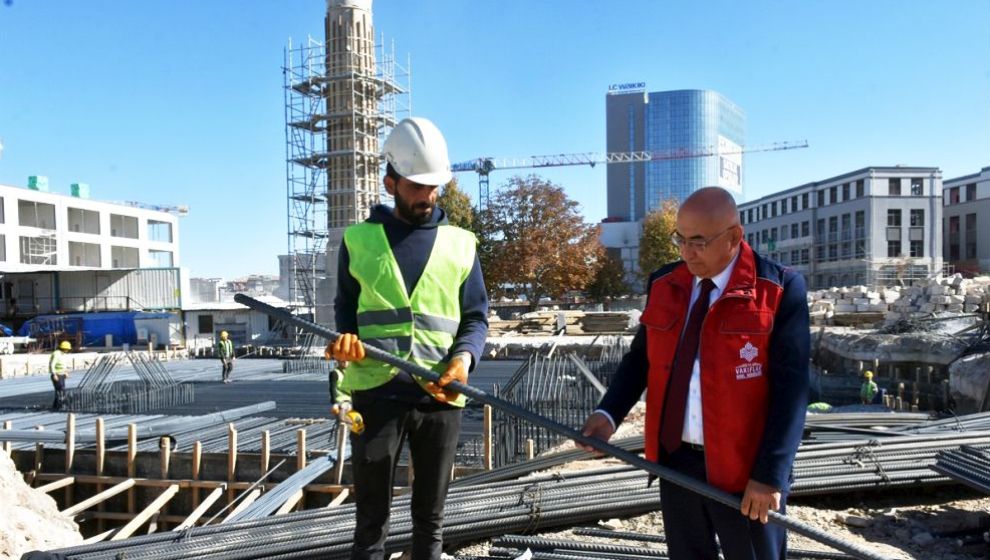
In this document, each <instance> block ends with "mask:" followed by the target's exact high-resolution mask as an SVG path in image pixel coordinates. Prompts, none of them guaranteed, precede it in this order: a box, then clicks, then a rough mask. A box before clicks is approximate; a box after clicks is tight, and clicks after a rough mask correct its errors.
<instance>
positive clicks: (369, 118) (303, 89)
mask: <svg viewBox="0 0 990 560" xmlns="http://www.w3.org/2000/svg"><path fill="white" fill-rule="evenodd" d="M371 3H372V0H328V1H327V14H326V19H325V22H324V29H325V32H326V40H325V42H324V43H323V44H317V43H316V42H314V41H312V40H311V41H310V45H309V46H307V47H301V48H300V49H296V50H293V49H292V48H291V47H290V49H289V54H288V56H287V63H286V66H287V68H286V72H287V79H286V88H287V94H286V95H287V98H286V136H287V141H288V144H289V146H288V152H289V157H288V168H289V169H288V184H289V189H288V190H289V245H290V247H289V252H290V256H291V257H292V259H291V260H290V262H291V265H292V266H293V267H294V274H292V276H294V277H295V278H296V281H295V282H294V283H293V284H292V285H291V286H292V288H290V292H292V291H293V288H294V293H290V294H289V295H290V299H291V300H293V301H299V302H305V303H306V305H307V306H312V307H314V308H315V309H314V311H315V314H316V320H317V322H319V323H322V324H325V325H333V299H334V295H335V293H336V287H337V253H338V249H339V247H340V242H341V240H342V239H343V235H344V228H346V227H347V226H349V225H351V224H354V223H357V222H360V221H362V220H364V219H365V218H366V217H367V216H368V214H369V211H370V209H371V207H372V206H374V205H375V204H377V203H378V202H379V199H380V196H381V194H380V193H381V192H382V189H381V179H382V168H381V165H382V161H383V160H382V156H381V153H380V140H381V138H382V137H383V136H384V135H385V134H386V133H387V132H388V131H389V130H390V129H391V128H392V126H393V125H394V124H395V122H396V106H397V104H398V103H399V102H398V101H397V100H396V97H398V96H399V95H402V94H407V93H408V91H407V89H408V88H404V87H400V86H398V85H397V84H396V82H395V80H394V74H395V68H396V67H397V65H396V64H395V59H394V53H389V52H387V51H386V50H385V49H384V48H383V45H381V44H380V45H378V46H377V47H376V43H375V30H374V25H373V24H372V12H371ZM383 42H384V41H382V43H383ZM376 51H378V52H380V53H381V57H382V58H383V59H384V60H381V61H379V60H376ZM316 53H319V54H322V60H317V59H316V58H315V56H316ZM400 70H401V71H402V72H404V75H405V76H408V70H407V69H404V68H401V67H400ZM404 110H405V111H408V104H406V105H405V106H404ZM324 255H325V258H326V260H325V262H323V257H324ZM321 265H322V266H321Z"/></svg>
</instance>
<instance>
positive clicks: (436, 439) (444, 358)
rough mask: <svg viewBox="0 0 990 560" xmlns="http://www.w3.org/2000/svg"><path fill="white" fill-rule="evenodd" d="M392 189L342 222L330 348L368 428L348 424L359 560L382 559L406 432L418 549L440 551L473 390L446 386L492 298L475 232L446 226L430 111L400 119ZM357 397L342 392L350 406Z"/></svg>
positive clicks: (464, 364)
mask: <svg viewBox="0 0 990 560" xmlns="http://www.w3.org/2000/svg"><path fill="white" fill-rule="evenodd" d="M384 152H385V160H386V162H387V164H388V165H387V167H386V175H385V178H384V183H385V189H386V190H387V191H388V193H389V194H390V195H392V196H394V197H395V207H394V208H390V207H388V206H384V205H378V206H375V207H374V208H372V210H371V215H370V217H369V218H368V219H367V220H366V221H364V222H362V223H359V224H355V225H352V226H350V227H348V228H347V230H346V231H345V232H344V239H343V242H342V243H341V246H340V252H339V265H338V271H339V277H338V284H337V296H336V301H335V304H334V311H335V316H336V322H337V328H338V330H339V331H340V332H342V333H345V334H343V335H341V336H340V337H339V338H337V340H335V341H334V342H333V343H332V344H329V345H327V348H326V357H327V358H328V359H331V358H332V359H334V360H337V361H338V363H339V364H346V367H344V369H343V374H342V378H341V380H340V385H339V387H338V389H339V391H337V394H338V397H339V398H342V399H343V398H346V396H349V397H350V399H351V403H352V405H353V410H355V411H356V412H358V413H360V414H361V416H362V419H363V422H364V427H365V428H364V431H363V432H362V433H360V434H355V433H353V432H352V434H351V446H352V454H351V464H352V467H353V471H352V472H353V473H354V492H355V502H356V526H355V529H354V543H353V546H352V548H351V551H352V552H351V558H354V559H365V558H375V559H380V558H384V543H385V537H386V536H387V535H388V521H389V512H390V508H391V502H392V488H393V484H392V483H393V477H394V470H395V465H396V463H397V462H398V458H399V453H400V450H401V447H402V443H403V441H404V440H407V439H408V441H409V450H410V455H411V457H412V464H413V468H414V469H415V477H414V480H413V483H412V525H413V527H412V558H413V559H414V560H432V559H437V558H440V553H441V548H442V545H443V542H442V531H443V508H444V501H445V498H446V495H447V487H448V485H449V483H450V473H451V469H452V467H453V464H454V454H455V451H456V448H457V439H458V434H459V432H460V426H461V410H462V408H463V406H464V401H465V398H464V396H463V395H460V394H458V393H456V392H453V391H451V390H448V389H445V388H444V387H445V386H446V385H447V384H449V383H450V382H451V381H458V382H461V383H466V382H467V379H468V372H469V371H471V369H472V368H473V367H474V366H475V365H477V363H478V360H479V356H480V354H481V351H482V350H483V348H484V344H485V337H486V335H487V333H488V319H487V316H488V297H487V295H486V292H485V284H484V280H483V279H482V275H481V265H480V263H479V261H478V257H477V254H476V245H477V240H476V239H475V236H474V235H473V234H471V233H470V232H468V231H465V230H462V229H460V228H457V227H454V226H451V225H449V223H448V220H447V215H446V213H445V212H444V211H443V210H441V209H440V208H438V207H437V206H436V200H437V194H438V193H437V190H438V188H439V187H440V186H441V185H444V184H446V183H448V182H449V181H450V180H451V177H452V176H451V171H450V160H449V159H448V157H447V142H446V141H445V140H444V137H443V135H442V134H441V133H440V131H439V130H438V129H437V127H436V126H435V125H434V124H433V123H432V122H430V121H428V120H426V119H423V118H409V119H405V120H403V121H402V122H400V123H399V124H398V125H397V126H396V127H395V128H394V129H393V130H392V132H391V134H389V137H388V139H387V140H386V141H385V146H384ZM362 340H365V341H369V343H370V344H373V345H375V346H377V347H378V348H381V349H384V350H386V351H388V352H390V353H392V354H395V355H396V356H400V357H402V358H405V359H407V360H410V361H412V362H414V363H416V364H419V365H421V366H424V367H426V368H428V369H432V370H433V371H436V372H437V373H439V374H441V378H440V380H439V382H438V383H431V382H427V381H426V380H424V379H420V378H418V377H415V376H413V375H411V374H410V373H408V372H406V371H402V370H400V369H398V368H395V367H392V366H390V365H388V364H385V363H383V362H380V361H377V360H374V359H371V358H367V359H366V358H365V348H364V345H363V343H362V342H361V341H362ZM350 410H351V405H350V404H347V403H346V402H340V403H338V404H337V406H335V412H336V413H338V414H340V415H341V420H343V421H345V422H346V420H345V419H344V418H343V415H346V413H347V412H349V411H350Z"/></svg>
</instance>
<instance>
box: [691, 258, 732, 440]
mask: <svg viewBox="0 0 990 560" xmlns="http://www.w3.org/2000/svg"><path fill="white" fill-rule="evenodd" d="M737 260H739V253H738V252H737V253H736V256H735V257H733V259H732V261H731V262H730V263H729V265H728V266H726V267H725V269H724V270H722V272H719V273H718V274H717V275H715V276H713V277H712V282H713V283H714V284H715V287H714V288H713V289H712V291H711V294H710V295H709V296H708V306H709V307H711V305H712V304H713V303H715V300H717V299H718V298H719V296H721V295H722V292H724V291H725V287H726V286H727V285H728V284H729V277H730V276H732V271H733V270H734V269H735V268H736V261H737ZM700 295H701V278H699V277H697V276H695V277H694V287H693V288H692V289H691V304H690V305H689V306H688V315H687V316H689V317H690V315H691V307H693V306H694V303H695V301H697V299H698V296H700ZM684 326H687V321H684ZM698 348H699V350H700V348H701V344H700V342H699V344H698ZM681 439H682V440H684V441H686V442H688V443H696V444H698V445H704V444H705V432H704V423H703V421H702V416H701V360H699V359H698V356H697V355H696V356H695V357H694V367H693V368H692V369H691V383H690V385H688V400H687V408H686V409H685V410H684V431H683V432H681Z"/></svg>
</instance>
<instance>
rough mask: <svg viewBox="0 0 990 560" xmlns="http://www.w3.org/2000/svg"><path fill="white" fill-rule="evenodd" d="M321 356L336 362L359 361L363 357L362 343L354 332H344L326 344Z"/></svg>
mask: <svg viewBox="0 0 990 560" xmlns="http://www.w3.org/2000/svg"><path fill="white" fill-rule="evenodd" d="M323 357H324V358H326V359H328V360H337V361H338V362H360V361H361V360H363V359H364V344H361V340H360V339H358V336H357V335H356V334H351V333H344V334H342V335H340V336H338V337H337V339H336V340H334V341H333V342H331V343H330V344H327V347H326V349H325V350H324V351H323Z"/></svg>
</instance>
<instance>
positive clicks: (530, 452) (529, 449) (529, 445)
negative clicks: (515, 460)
mask: <svg viewBox="0 0 990 560" xmlns="http://www.w3.org/2000/svg"><path fill="white" fill-rule="evenodd" d="M533 457H536V449H535V446H534V445H533V438H529V439H527V440H526V459H528V460H530V461H532V460H533Z"/></svg>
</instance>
